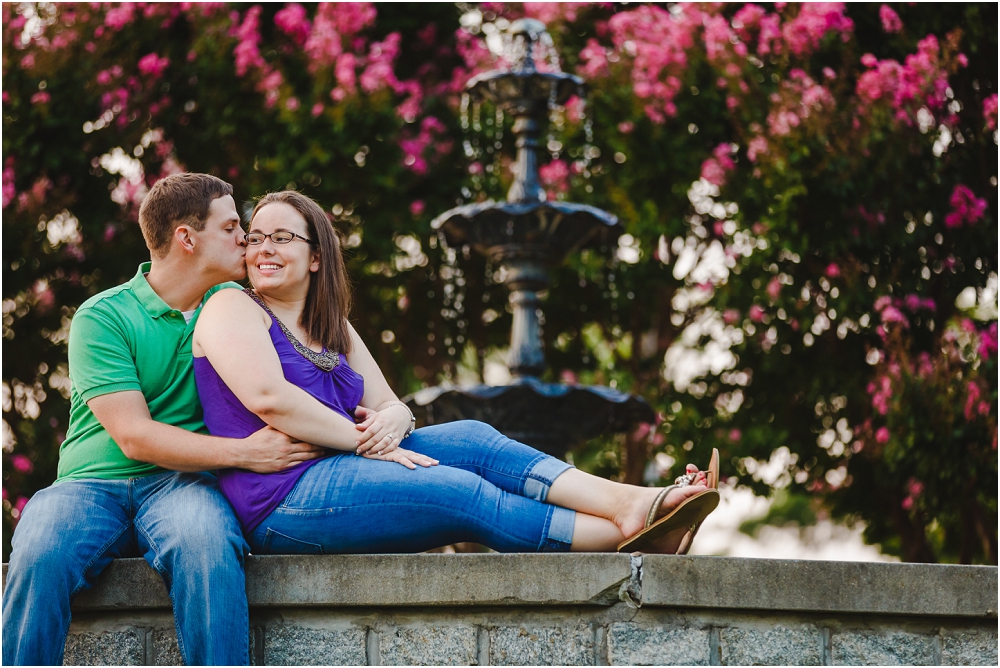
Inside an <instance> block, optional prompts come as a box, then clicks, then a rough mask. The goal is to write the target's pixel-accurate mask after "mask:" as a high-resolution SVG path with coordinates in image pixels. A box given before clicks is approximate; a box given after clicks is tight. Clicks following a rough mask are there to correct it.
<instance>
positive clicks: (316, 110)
mask: <svg viewBox="0 0 1000 668" xmlns="http://www.w3.org/2000/svg"><path fill="white" fill-rule="evenodd" d="M323 109H325V107H324V106H323V104H322V103H321V102H317V103H316V104H314V105H313V107H312V115H313V116H314V117H315V116H319V115H320V114H322V113H323Z"/></svg>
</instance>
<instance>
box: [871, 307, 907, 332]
mask: <svg viewBox="0 0 1000 668" xmlns="http://www.w3.org/2000/svg"><path fill="white" fill-rule="evenodd" d="M879 315H880V316H881V317H882V323H883V324H889V323H891V322H898V323H899V324H901V325H902V326H903V327H909V326H910V321H909V320H907V318H906V316H905V315H903V312H902V311H900V310H899V309H898V308H896V307H895V306H886V307H885V308H884V309H882V312H881V313H879Z"/></svg>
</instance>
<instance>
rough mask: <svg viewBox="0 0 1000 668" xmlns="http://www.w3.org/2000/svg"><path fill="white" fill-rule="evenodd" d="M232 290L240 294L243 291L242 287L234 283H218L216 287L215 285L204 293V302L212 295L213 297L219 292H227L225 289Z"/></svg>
mask: <svg viewBox="0 0 1000 668" xmlns="http://www.w3.org/2000/svg"><path fill="white" fill-rule="evenodd" d="M232 288H235V289H236V290H240V291H241V292H242V291H243V286H242V285H240V284H239V283H236V282H234V281H226V282H225V283H219V284H218V285H216V286H214V287H213V288H211V289H210V290H209V291H208V292H206V293H205V301H206V302H207V301H208V298H209V297H211V296H212V295H214V294H215V293H216V292H220V291H221V290H227V289H232Z"/></svg>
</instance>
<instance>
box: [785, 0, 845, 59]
mask: <svg viewBox="0 0 1000 668" xmlns="http://www.w3.org/2000/svg"><path fill="white" fill-rule="evenodd" d="M799 7H800V9H799V13H798V15H796V16H795V17H794V18H792V19H790V20H789V21H787V22H785V25H784V26H782V29H781V34H782V36H783V37H784V39H785V43H786V44H787V45H788V49H789V50H790V51H791V52H792V53H794V54H795V55H797V56H805V55H808V54H810V53H812V52H813V51H815V50H816V49H817V48H818V47H819V45H820V42H821V41H822V40H823V38H824V37H826V36H827V35H828V34H831V33H840V38H841V39H842V40H843V41H845V42H846V41H847V40H848V39H850V36H851V33H852V32H853V31H854V22H853V21H851V19H849V18H848V17H847V16H845V15H844V3H842V2H815V3H805V4H802V5H799Z"/></svg>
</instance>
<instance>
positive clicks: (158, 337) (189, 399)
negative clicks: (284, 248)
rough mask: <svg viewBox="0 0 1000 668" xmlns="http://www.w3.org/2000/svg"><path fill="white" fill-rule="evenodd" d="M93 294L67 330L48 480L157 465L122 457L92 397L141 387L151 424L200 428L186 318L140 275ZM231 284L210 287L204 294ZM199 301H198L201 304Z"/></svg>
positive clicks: (125, 473) (112, 475) (142, 471)
mask: <svg viewBox="0 0 1000 668" xmlns="http://www.w3.org/2000/svg"><path fill="white" fill-rule="evenodd" d="M149 268H150V264H149V263H148V262H147V263H145V264H142V265H140V266H139V271H138V272H136V275H135V278H133V279H132V280H131V281H129V282H128V283H125V284H123V285H119V286H118V287H115V288H111V289H110V290H105V291H104V292H102V293H100V294H98V295H94V296H93V297H91V298H90V299H88V300H87V301H85V302H84V303H83V305H81V306H80V308H79V309H77V312H76V315H74V316H73V323H72V325H71V326H70V330H69V376H70V380H71V381H72V387H71V390H70V417H69V429H68V430H67V434H66V440H65V441H63V444H62V446H60V448H59V477H58V478H57V479H56V482H63V481H65V480H79V479H82V478H105V479H120V478H136V477H140V476H146V475H150V474H153V473H159V472H161V471H164V470H165V469H162V468H160V467H159V466H155V465H153V464H146V463H144V462H137V461H135V460H132V459H129V458H128V457H126V456H125V454H124V453H123V452H122V451H121V448H119V447H118V444H117V443H115V442H114V440H113V439H112V438H111V436H110V435H109V434H108V432H107V430H105V429H104V427H103V426H101V423H100V422H98V421H97V418H96V417H94V414H93V413H92V412H91V411H90V408H89V407H88V406H87V402H88V401H90V400H91V399H93V398H94V397H99V396H102V395H105V394H112V393H114V392H125V391H128V390H137V391H139V392H142V395H143V396H144V397H145V398H146V404H147V405H148V406H149V413H150V415H151V416H152V418H153V419H154V420H156V421H157V422H163V423H164V424H169V425H173V426H175V427H180V428H181V429H187V430H188V431H197V432H202V433H205V432H206V429H205V422H204V420H203V419H202V413H201V402H200V401H199V400H198V390H197V388H196V387H195V382H194V363H193V362H192V359H191V334H192V332H194V326H195V323H196V322H197V321H198V313H199V312H200V311H201V307H199V308H198V310H197V311H195V314H194V317H193V318H191V321H190V322H185V320H184V315H183V314H182V313H181V312H180V311H178V310H176V309H172V308H170V307H169V306H167V304H166V302H164V301H163V300H162V299H160V296H159V295H157V294H156V293H155V292H153V288H151V287H150V286H149V282H148V281H147V280H146V276H145V274H146V273H147V272H148V271H149ZM224 287H235V288H238V287H240V286H238V285H237V284H235V283H224V284H223V285H217V286H215V287H214V288H212V289H211V290H209V291H208V292H207V293H206V294H205V300H207V299H208V297H209V296H210V295H212V294H213V293H215V292H216V291H218V290H220V289H222V288H224ZM202 303H204V300H203V301H202Z"/></svg>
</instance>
